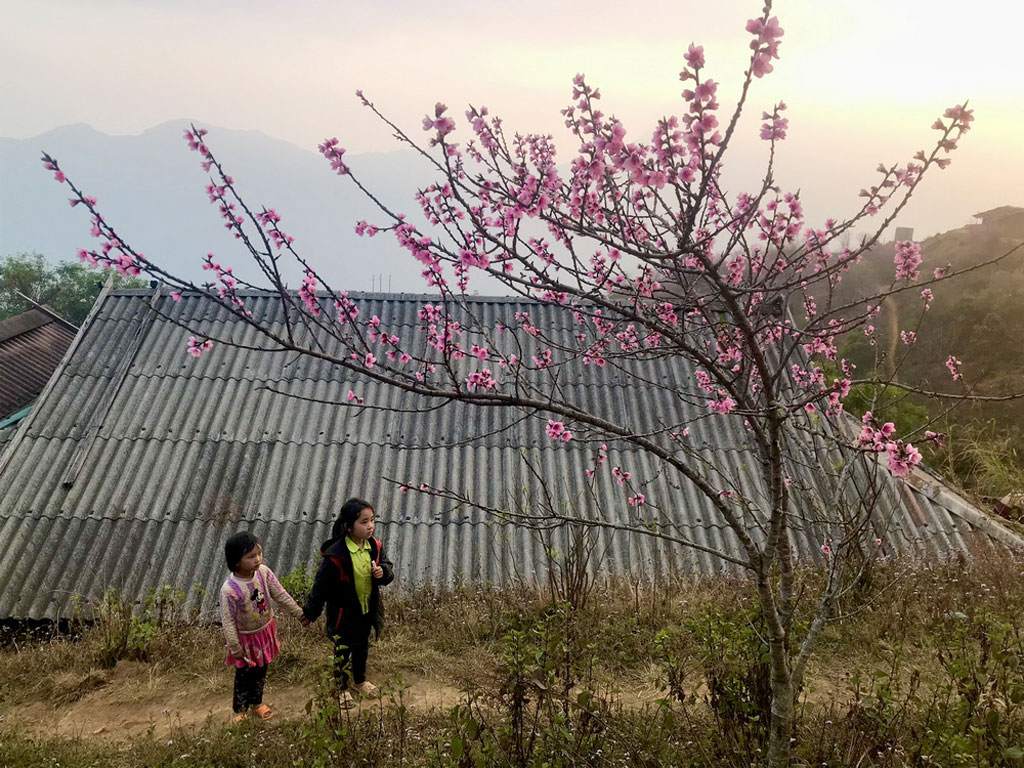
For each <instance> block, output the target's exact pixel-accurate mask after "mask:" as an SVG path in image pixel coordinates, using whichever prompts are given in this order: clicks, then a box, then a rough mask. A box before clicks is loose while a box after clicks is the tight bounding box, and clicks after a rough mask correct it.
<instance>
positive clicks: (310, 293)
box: [299, 269, 320, 315]
mask: <svg viewBox="0 0 1024 768" xmlns="http://www.w3.org/2000/svg"><path fill="white" fill-rule="evenodd" d="M316 287H317V279H316V275H314V274H313V271H312V270H310V269H307V270H306V276H305V277H304V278H303V279H302V285H301V286H299V297H300V298H301V299H302V301H303V303H304V304H305V305H306V309H308V310H309V311H310V313H311V314H313V315H319V314H320V302H319V301H317V298H316Z"/></svg>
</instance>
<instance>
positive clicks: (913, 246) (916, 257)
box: [893, 240, 921, 280]
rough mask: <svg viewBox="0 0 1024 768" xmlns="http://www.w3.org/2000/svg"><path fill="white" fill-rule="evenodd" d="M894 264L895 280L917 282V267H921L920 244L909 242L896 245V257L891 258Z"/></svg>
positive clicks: (905, 241)
mask: <svg viewBox="0 0 1024 768" xmlns="http://www.w3.org/2000/svg"><path fill="white" fill-rule="evenodd" d="M893 261H894V262H895V263H896V279H897V280H917V278H918V275H919V274H920V273H919V272H918V267H920V266H921V244H920V243H915V242H912V241H910V240H904V241H900V242H898V243H896V255H895V256H893Z"/></svg>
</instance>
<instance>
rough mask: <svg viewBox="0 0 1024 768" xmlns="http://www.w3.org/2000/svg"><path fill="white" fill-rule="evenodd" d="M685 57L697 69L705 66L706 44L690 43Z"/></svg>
mask: <svg viewBox="0 0 1024 768" xmlns="http://www.w3.org/2000/svg"><path fill="white" fill-rule="evenodd" d="M683 58H684V59H686V63H687V64H689V65H690V66H691V67H693V68H694V69H695V70H697V69H700V68H701V67H703V66H704V46H703V45H694V44H693V43H690V47H689V48H688V49H687V51H686V53H684V54H683Z"/></svg>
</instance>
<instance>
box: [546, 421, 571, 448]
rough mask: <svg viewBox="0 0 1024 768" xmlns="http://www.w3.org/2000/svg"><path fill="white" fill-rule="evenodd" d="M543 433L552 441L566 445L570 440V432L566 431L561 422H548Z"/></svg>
mask: <svg viewBox="0 0 1024 768" xmlns="http://www.w3.org/2000/svg"><path fill="white" fill-rule="evenodd" d="M545 431H546V432H547V435H548V437H550V438H551V439H552V440H561V441H562V442H566V443H567V442H569V441H570V440H572V432H570V431H569V430H568V429H566V428H565V424H563V423H562V422H561V421H555V420H554V419H550V420H548V426H547V429H546V430H545Z"/></svg>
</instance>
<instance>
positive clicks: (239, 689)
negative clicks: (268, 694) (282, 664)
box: [231, 664, 267, 712]
mask: <svg viewBox="0 0 1024 768" xmlns="http://www.w3.org/2000/svg"><path fill="white" fill-rule="evenodd" d="M266 679H267V665H266V664H264V665H263V666H262V667H235V693H234V696H233V697H232V700H231V709H233V710H234V711H235V712H245V710H247V709H248V708H249V707H257V706H259V705H260V704H262V703H263V683H264V682H265V681H266Z"/></svg>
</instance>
